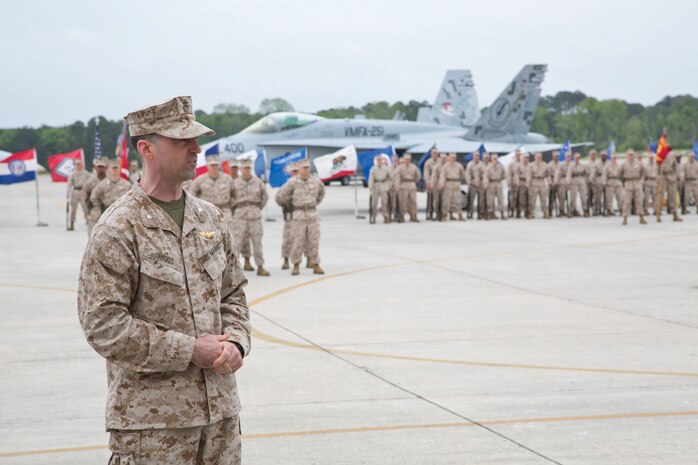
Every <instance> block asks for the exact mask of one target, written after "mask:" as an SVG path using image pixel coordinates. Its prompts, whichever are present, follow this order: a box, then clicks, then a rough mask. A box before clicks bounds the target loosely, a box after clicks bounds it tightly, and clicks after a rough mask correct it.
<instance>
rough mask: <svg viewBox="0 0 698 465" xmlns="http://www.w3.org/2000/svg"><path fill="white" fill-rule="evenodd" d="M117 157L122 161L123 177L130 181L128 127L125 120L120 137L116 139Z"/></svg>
mask: <svg viewBox="0 0 698 465" xmlns="http://www.w3.org/2000/svg"><path fill="white" fill-rule="evenodd" d="M116 158H118V159H119V161H120V165H121V177H122V178H124V179H125V180H127V181H128V180H129V177H128V174H129V173H128V128H127V127H126V123H125V122H124V126H123V128H122V129H121V134H119V138H118V139H116Z"/></svg>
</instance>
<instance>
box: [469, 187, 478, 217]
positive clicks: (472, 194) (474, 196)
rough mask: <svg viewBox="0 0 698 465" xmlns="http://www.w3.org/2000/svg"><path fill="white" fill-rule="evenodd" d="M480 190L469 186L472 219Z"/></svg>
mask: <svg viewBox="0 0 698 465" xmlns="http://www.w3.org/2000/svg"><path fill="white" fill-rule="evenodd" d="M477 193H478V188H477V187H475V186H468V217H469V218H472V217H473V213H474V212H475V201H476V200H475V199H477Z"/></svg>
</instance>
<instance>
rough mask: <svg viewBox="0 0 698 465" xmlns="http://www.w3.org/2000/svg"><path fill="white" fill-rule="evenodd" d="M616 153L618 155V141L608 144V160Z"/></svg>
mask: <svg viewBox="0 0 698 465" xmlns="http://www.w3.org/2000/svg"><path fill="white" fill-rule="evenodd" d="M614 153H616V141H614V140H612V141H611V142H610V143H609V144H608V148H607V149H606V158H607V159H608V160H610V159H611V155H613V154H614Z"/></svg>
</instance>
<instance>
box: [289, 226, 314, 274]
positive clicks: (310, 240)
mask: <svg viewBox="0 0 698 465" xmlns="http://www.w3.org/2000/svg"><path fill="white" fill-rule="evenodd" d="M319 248H320V222H318V221H317V220H295V219H294V220H292V221H291V263H293V264H294V265H299V264H300V262H301V258H302V257H303V253H305V255H306V257H308V262H309V263H310V265H311V266H312V265H319V264H320V254H319Z"/></svg>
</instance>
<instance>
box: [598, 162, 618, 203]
mask: <svg viewBox="0 0 698 465" xmlns="http://www.w3.org/2000/svg"><path fill="white" fill-rule="evenodd" d="M601 179H602V181H603V185H604V188H605V190H606V194H605V197H606V214H607V215H613V197H615V198H616V204H617V205H618V209H619V210H620V209H621V208H622V206H623V184H622V183H621V182H620V165H619V164H618V163H616V164H615V165H614V164H613V163H611V162H610V161H609V162H607V163H606V165H605V166H604V167H603V172H602V173H601Z"/></svg>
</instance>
